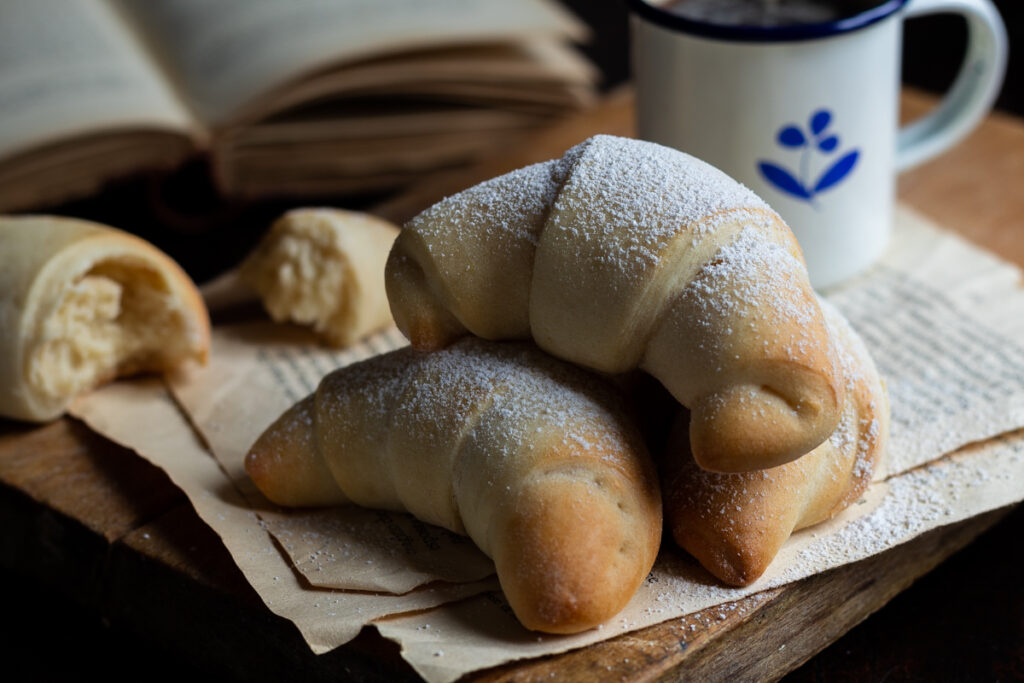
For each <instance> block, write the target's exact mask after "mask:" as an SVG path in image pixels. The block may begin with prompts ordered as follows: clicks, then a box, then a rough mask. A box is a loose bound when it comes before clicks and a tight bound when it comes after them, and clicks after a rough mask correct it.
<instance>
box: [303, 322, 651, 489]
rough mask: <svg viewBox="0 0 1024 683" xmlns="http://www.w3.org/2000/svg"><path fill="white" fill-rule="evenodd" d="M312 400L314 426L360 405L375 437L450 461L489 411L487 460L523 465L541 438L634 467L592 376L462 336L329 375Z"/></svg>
mask: <svg viewBox="0 0 1024 683" xmlns="http://www.w3.org/2000/svg"><path fill="white" fill-rule="evenodd" d="M318 395H319V396H320V397H321V398H319V399H318V410H319V412H320V414H319V418H318V419H320V420H323V421H325V423H327V424H346V423H347V422H351V419H352V415H351V405H352V403H353V402H354V401H357V402H358V403H359V405H360V408H359V410H358V414H359V419H360V420H361V421H362V422H363V423H365V424H368V425H375V426H376V427H375V429H374V431H375V433H377V434H381V435H385V438H386V437H387V435H388V434H391V433H414V434H418V435H421V438H422V441H421V442H420V443H419V445H420V446H421V447H422V448H423V449H424V450H430V449H432V448H435V447H436V445H437V444H432V443H429V441H430V440H432V439H433V440H437V441H444V442H445V443H446V445H447V446H448V448H447V449H446V451H448V455H447V457H451V456H452V455H453V454H454V452H456V451H457V450H458V448H459V447H458V442H459V441H460V440H462V439H474V438H478V435H475V433H474V430H475V429H476V426H477V424H478V423H479V421H480V419H481V415H482V414H484V413H486V415H487V422H488V430H487V437H486V438H487V441H488V446H489V448H488V449H486V452H485V455H484V457H486V458H488V459H496V460H499V461H500V460H509V459H512V458H522V457H526V455H524V453H525V452H526V451H529V450H530V446H529V444H530V443H531V442H533V441H536V440H537V439H536V436H537V433H538V432H543V433H544V435H545V436H544V442H545V444H548V445H550V444H552V443H553V441H552V439H554V440H555V441H558V442H560V443H561V444H562V445H564V446H566V447H567V449H566V453H567V454H573V453H584V452H585V453H589V454H591V455H598V456H599V457H601V458H602V459H603V460H605V461H607V462H608V463H609V464H610V465H612V466H613V467H616V466H619V465H621V466H622V467H624V468H625V469H633V468H635V458H636V457H637V454H636V451H635V448H634V447H635V445H636V444H637V443H638V439H637V438H636V437H635V436H634V428H633V427H632V426H631V425H630V423H629V422H628V420H627V419H626V417H625V414H624V412H623V411H622V408H621V406H620V405H619V403H618V402H619V399H618V397H617V395H616V394H614V393H613V392H612V391H611V390H610V388H608V387H607V386H605V385H604V384H603V382H601V381H599V380H598V379H596V378H595V377H593V376H591V375H590V374H588V373H585V372H583V371H582V370H579V369H577V368H575V367H572V366H570V365H567V364H564V363H562V362H560V361H557V360H555V359H553V358H551V357H549V356H547V355H546V354H544V353H542V352H540V351H539V350H537V349H536V348H535V347H533V346H529V345H525V344H495V343H492V342H485V341H482V340H479V339H476V338H466V339H464V340H461V341H459V342H457V343H456V344H454V345H452V346H450V347H448V348H446V349H443V350H440V351H436V352H432V353H422V352H418V351H415V350H413V349H410V348H406V349H401V350H398V351H395V352H392V353H389V354H386V355H384V356H378V357H376V358H372V359H369V360H367V361H364V362H362V363H357V364H355V365H352V366H349V367H347V368H344V369H343V370H341V371H338V372H335V373H332V374H331V375H328V376H327V377H325V378H324V380H323V383H322V385H321V389H320V390H319V392H318ZM496 428H497V429H498V430H499V433H498V434H494V433H493V432H494V430H495V429H496ZM553 435H554V436H553ZM376 448H379V449H386V448H387V446H386V444H385V443H380V444H377V445H376ZM381 457H384V458H387V457H391V456H385V455H383V453H382V456H381ZM630 463H632V464H630ZM438 465H439V466H441V461H439V463H438ZM447 466H448V467H454V466H455V464H454V461H449V462H448V465H447ZM473 466H474V467H480V466H482V465H481V464H480V463H474V464H473ZM395 476H399V475H398V473H395ZM439 478H441V479H444V478H447V479H448V480H449V482H450V480H451V479H452V477H450V476H447V475H445V476H444V477H439ZM353 498H355V497H354V496H353ZM356 500H357V501H358V499H356Z"/></svg>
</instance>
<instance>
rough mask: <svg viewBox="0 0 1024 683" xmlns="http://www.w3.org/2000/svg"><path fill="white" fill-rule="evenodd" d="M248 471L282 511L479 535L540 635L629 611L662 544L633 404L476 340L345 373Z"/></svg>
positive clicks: (261, 446) (262, 449) (312, 399)
mask: <svg viewBox="0 0 1024 683" xmlns="http://www.w3.org/2000/svg"><path fill="white" fill-rule="evenodd" d="M245 466H246V470H247V471H248V473H249V475H250V476H251V478H252V479H253V481H254V482H255V483H256V485H257V486H258V487H259V489H260V490H261V491H262V492H263V493H264V495H266V496H267V498H269V499H270V500H271V501H273V502H275V503H278V504H280V505H285V506H311V505H342V504H347V503H355V504H357V505H362V506H366V507H371V508H379V509H386V510H404V511H408V512H410V513H412V514H413V515H415V516H416V517H417V518H419V519H421V520H423V521H426V522H429V523H433V524H437V525H440V526H442V527H445V528H447V529H449V530H451V531H454V532H457V533H460V534H466V535H468V536H469V537H470V538H471V539H472V540H473V541H474V542H475V543H476V544H477V545H478V546H479V547H480V549H481V550H483V552H485V553H486V554H487V555H488V556H489V557H491V558H492V559H493V560H494V563H495V567H496V569H497V575H498V579H499V581H500V583H501V586H502V588H503V590H504V592H505V594H506V596H507V598H508V601H509V604H510V605H511V607H512V609H513V611H514V612H515V614H516V616H517V617H518V618H519V620H520V621H521V622H522V623H523V625H525V626H526V627H527V628H530V629H534V630H539V631H546V632H551V633H574V632H578V631H582V630H586V629H588V628H591V627H594V626H596V625H598V624H600V623H601V622H603V621H605V620H607V619H609V618H611V617H612V616H614V615H615V614H616V613H617V612H618V611H619V610H620V609H622V607H624V606H625V604H626V603H627V602H628V601H629V599H630V598H631V597H632V595H633V594H634V592H635V591H636V589H637V588H638V587H639V585H640V584H641V583H642V582H643V580H644V579H645V578H646V576H647V573H648V572H649V571H650V569H651V567H652V565H653V563H654V558H655V556H656V554H657V552H658V546H659V543H660V540H661V498H660V493H659V489H658V484H657V479H656V474H655V472H654V465H653V463H652V462H651V461H650V459H649V457H648V455H647V451H646V448H645V446H644V444H643V441H642V438H641V436H640V435H639V434H638V432H637V430H636V427H635V425H634V424H633V423H632V421H631V420H630V419H628V418H627V415H626V414H625V412H624V408H623V406H622V405H621V404H620V401H619V398H618V395H617V394H615V393H614V392H612V391H611V390H610V388H609V387H608V386H606V385H604V384H603V383H601V382H600V381H599V380H597V378H595V377H592V376H590V375H589V374H588V373H585V372H584V371H582V370H579V369H578V368H575V367H573V366H571V365H568V364H565V363H561V362H559V361H557V360H555V359H553V358H551V357H549V356H547V355H545V354H543V353H542V352H540V351H538V350H537V349H536V348H534V347H532V346H527V345H523V344H509V345H501V344H494V343H491V342H485V341H482V340H479V339H474V338H469V339H466V340H463V341H461V342H459V343H457V344H455V345H453V346H451V347H449V348H447V349H445V350H442V351H438V352H436V353H429V354H425V353H422V352H419V351H416V350H414V349H411V348H406V349H402V350H399V351H394V352H392V353H389V354H385V355H383V356H377V357H375V358H372V359H370V360H367V361H364V362H362V363H359V364H356V365H352V366H348V367H346V368H343V369H341V370H338V371H335V372H333V373H331V374H329V375H327V376H326V377H325V378H324V379H323V380H322V381H321V383H320V386H319V387H318V388H317V390H316V392H315V393H314V394H313V395H311V396H309V397H307V398H305V399H304V400H302V401H300V402H299V403H297V404H296V405H295V406H293V407H292V408H291V409H289V410H288V411H287V412H285V413H284V415H282V416H281V417H280V418H279V419H278V420H277V421H276V422H275V423H274V424H273V425H271V426H270V427H269V428H268V429H267V430H266V432H264V433H263V434H262V435H261V436H260V438H259V439H258V440H257V441H256V443H255V444H254V445H253V447H252V449H251V450H250V452H249V453H248V455H247V456H246V461H245Z"/></svg>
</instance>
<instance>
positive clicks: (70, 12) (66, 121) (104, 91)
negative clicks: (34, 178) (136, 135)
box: [0, 0, 191, 160]
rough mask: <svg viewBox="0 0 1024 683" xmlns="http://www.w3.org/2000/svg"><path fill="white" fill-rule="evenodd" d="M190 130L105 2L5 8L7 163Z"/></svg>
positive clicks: (24, 1)
mask: <svg viewBox="0 0 1024 683" xmlns="http://www.w3.org/2000/svg"><path fill="white" fill-rule="evenodd" d="M190 127H191V119H190V117H189V115H188V113H187V111H186V110H185V109H184V108H183V107H182V106H181V104H179V103H178V101H177V100H176V98H175V95H174V93H173V91H172V89H171V88H170V87H168V85H167V84H166V83H165V82H164V80H163V77H162V76H161V75H160V74H159V73H158V71H157V70H156V68H155V66H154V65H153V64H152V63H150V62H149V61H147V58H146V57H145V56H144V54H143V52H142V51H141V50H140V49H139V47H138V45H137V43H136V41H135V39H134V38H133V37H132V36H131V33H130V32H129V31H128V30H127V29H126V28H125V26H124V24H123V23H122V22H121V20H120V18H119V17H118V15H117V14H116V13H115V12H114V11H113V10H112V9H111V8H110V6H108V5H107V4H106V3H105V2H103V1H102V0H74V1H73V2H68V1H67V0H4V1H3V2H2V3H0V160H2V159H5V158H10V157H12V156H14V155H17V154H18V153H19V152H22V151H24V150H27V149H31V148H34V147H37V146H40V145H43V144H46V143H51V142H55V141H58V140H62V139H68V138H71V137H74V136H79V135H86V134H90V133H98V132H105V131H111V130H116V129H119V128H125V129H129V128H130V129H134V130H138V129H140V128H155V129H158V130H173V131H180V132H182V133H184V132H186V131H188V130H189V129H190Z"/></svg>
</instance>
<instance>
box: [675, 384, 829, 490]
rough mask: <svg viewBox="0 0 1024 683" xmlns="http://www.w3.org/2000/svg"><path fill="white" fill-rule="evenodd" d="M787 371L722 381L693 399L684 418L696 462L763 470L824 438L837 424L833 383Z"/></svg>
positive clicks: (713, 469)
mask: <svg viewBox="0 0 1024 683" xmlns="http://www.w3.org/2000/svg"><path fill="white" fill-rule="evenodd" d="M789 374H790V375H792V377H791V378H782V381H776V382H773V383H772V384H767V383H766V384H759V385H752V384H732V385H728V386H726V387H724V388H722V389H720V390H718V391H716V392H714V393H713V394H710V395H708V396H704V397H702V398H701V399H700V400H699V401H697V402H696V404H695V405H694V406H692V417H691V423H690V446H691V448H692V450H693V456H694V458H695V459H696V461H697V464H698V465H700V466H701V467H702V468H704V469H706V470H708V471H711V472H749V471H753V470H763V469H768V468H770V467H778V466H779V465H783V464H785V463H787V462H791V461H793V460H796V459H797V458H799V457H801V456H802V455H805V454H807V453H810V452H811V451H812V450H814V449H815V448H816V447H817V446H819V445H820V444H821V443H822V442H823V441H825V439H827V438H828V437H829V435H830V434H831V433H832V432H833V431H835V428H836V426H837V425H838V424H839V417H840V413H841V407H842V396H841V395H837V392H836V388H837V386H838V385H834V384H832V383H830V382H828V381H827V379H826V378H823V377H819V376H817V375H815V374H814V373H812V372H809V371H806V370H803V369H800V368H794V369H792V370H791V371H790V373H789ZM786 379H791V380H792V381H785V380H786ZM791 386H792V387H799V391H798V392H790V391H787V388H788V387H791Z"/></svg>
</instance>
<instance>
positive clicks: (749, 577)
mask: <svg viewBox="0 0 1024 683" xmlns="http://www.w3.org/2000/svg"><path fill="white" fill-rule="evenodd" d="M822 308H823V310H824V312H825V314H826V322H827V324H828V325H829V327H830V328H831V330H832V333H833V335H834V336H835V338H836V340H837V348H838V350H839V359H840V367H841V376H842V378H843V380H844V382H845V383H846V401H845V403H844V405H843V413H842V417H841V419H840V421H839V427H838V428H837V429H836V431H835V432H833V433H832V435H831V436H830V437H829V438H828V439H827V440H825V442H824V443H822V444H821V445H820V446H818V447H817V448H815V449H814V450H813V451H811V452H810V453H808V454H807V455H805V456H803V457H802V458H799V459H797V460H794V461H793V462H789V463H786V464H784V465H780V466H778V467H774V468H771V469H767V470H764V471H761V472H739V473H732V474H723V473H716V472H708V471H706V470H703V469H701V468H700V467H698V466H697V465H696V463H695V462H694V461H693V458H692V457H690V454H689V453H688V451H689V448H688V440H687V438H686V421H685V420H677V422H676V424H675V426H674V428H673V432H672V434H671V436H670V437H669V443H668V448H667V450H668V452H669V453H672V456H671V457H667V458H665V459H664V462H662V463H661V475H662V476H661V479H662V488H663V492H664V500H665V518H666V524H667V526H668V527H669V529H670V530H671V532H672V535H673V537H674V538H675V540H676V542H677V543H678V544H679V545H680V546H682V547H683V548H684V549H686V550H687V551H688V552H690V554H692V555H693V556H694V557H696V558H697V560H698V561H699V562H700V563H701V564H702V565H704V567H705V568H706V569H707V570H708V571H710V572H711V573H712V574H714V575H715V576H717V577H718V578H719V579H721V580H722V581H724V582H726V583H729V584H733V585H737V586H743V585H747V584H749V583H751V582H753V581H754V580H756V579H757V578H758V577H759V576H761V574H762V573H764V571H765V569H766V568H767V567H768V565H769V564H770V563H771V561H772V559H773V558H774V557H775V555H776V553H778V551H779V549H780V548H781V547H782V544H783V543H784V542H785V541H786V539H788V538H789V536H790V535H791V534H792V533H793V532H794V531H796V530H798V529H802V528H805V527H808V526H812V525H814V524H817V523H819V522H822V521H824V520H826V519H829V518H830V517H832V516H834V515H835V514H837V513H838V512H839V511H841V510H843V509H844V508H846V507H847V506H849V505H850V504H851V503H853V502H855V501H857V500H858V499H859V498H860V496H861V494H863V493H864V491H865V489H867V487H868V484H870V483H871V479H872V476H873V475H874V473H875V471H876V470H877V469H878V467H879V465H880V463H881V460H882V458H883V456H884V453H885V444H886V440H887V436H888V430H889V403H888V397H887V395H886V392H885V388H884V386H883V384H882V381H881V380H880V379H879V377H878V372H877V370H876V369H875V366H874V363H873V362H872V360H871V357H870V355H869V354H868V351H867V349H866V348H865V346H864V343H863V342H862V341H861V339H860V338H859V337H858V336H857V334H856V333H855V332H854V331H853V329H852V328H851V327H850V326H849V324H848V323H847V322H846V320H845V319H844V318H843V317H842V315H841V314H840V313H839V312H838V311H836V310H835V308H833V307H832V306H830V305H829V304H827V303H826V302H822ZM680 454H681V455H682V457H679V455H680Z"/></svg>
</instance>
